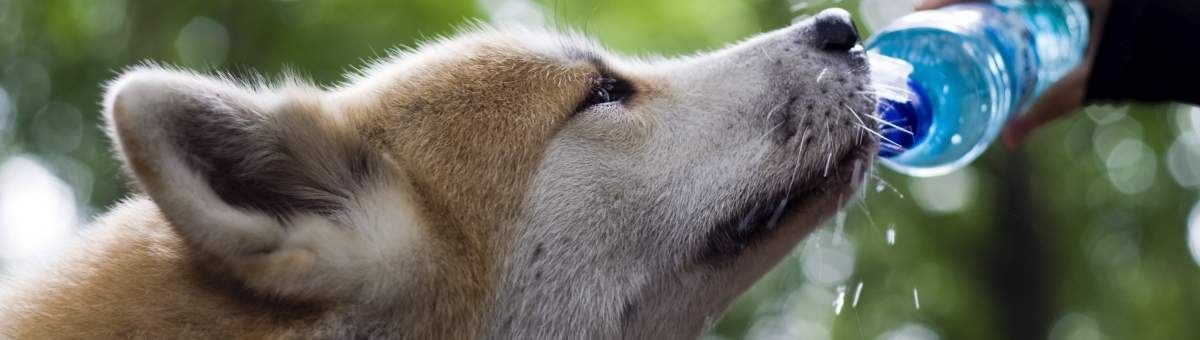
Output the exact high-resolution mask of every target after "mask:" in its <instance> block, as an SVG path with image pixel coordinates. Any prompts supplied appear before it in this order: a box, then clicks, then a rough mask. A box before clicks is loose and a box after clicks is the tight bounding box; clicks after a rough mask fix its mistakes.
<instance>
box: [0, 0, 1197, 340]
mask: <svg viewBox="0 0 1200 340" xmlns="http://www.w3.org/2000/svg"><path fill="white" fill-rule="evenodd" d="M830 7H843V8H847V9H849V10H850V11H851V12H854V13H856V14H857V15H858V18H859V20H858V22H859V24H860V26H861V29H862V31H863V32H864V33H869V32H870V31H871V30H872V29H878V28H879V27H880V25H881V24H882V23H885V22H886V21H887V19H888V18H889V17H894V16H895V15H898V14H897V13H898V12H903V11H904V10H905V9H906V8H908V7H909V6H908V3H907V2H906V1H899V0H897V1H893V0H862V2H861V3H860V2H859V1H854V0H844V1H839V0H811V1H804V0H740V1H738V0H687V1H684V0H659V1H651V0H607V1H605V0H600V1H571V0H537V1H529V0H479V1H448V0H406V1H384V0H340V1H334V0H245V1H242V0H238V1H235V0H172V1H153V0H0V159H3V161H0V163H2V165H0V265H8V267H14V266H17V265H19V264H22V263H23V262H22V261H25V260H26V259H28V258H32V257H34V256H35V255H39V254H43V255H44V254H46V253H50V252H52V251H53V248H54V246H53V244H56V243H55V240H60V239H62V238H63V237H64V235H70V234H72V233H73V232H74V231H73V230H74V229H75V228H76V226H78V225H82V224H84V223H86V221H88V220H90V219H91V218H93V217H94V216H95V215H96V214H98V213H101V212H103V211H104V210H106V209H107V208H109V207H111V206H112V205H113V204H114V203H115V202H116V201H117V200H119V199H120V198H121V197H124V196H126V195H128V194H129V187H128V186H127V185H126V180H125V179H123V178H122V177H121V176H120V175H119V173H120V171H119V169H118V165H117V163H116V162H115V161H114V160H113V159H112V155H111V154H110V152H109V151H108V146H107V141H106V139H105V138H104V133H103V131H102V129H101V128H99V125H100V123H101V122H100V119H99V105H98V104H97V103H98V102H99V100H100V95H101V93H102V89H103V84H104V83H105V82H106V81H107V80H110V79H112V78H113V77H115V76H116V75H117V73H118V72H120V70H122V69H124V68H126V67H129V66H131V65H136V64H139V63H143V62H147V61H153V62H158V63H163V64H170V65H179V66H183V67H187V68H192V69H197V70H201V71H203V72H210V71H221V72H228V73H231V74H234V75H236V76H240V77H256V76H257V75H259V74H261V75H264V76H266V77H268V78H271V77H277V76H279V75H280V74H283V73H285V72H296V73H299V74H302V75H305V76H307V77H310V78H312V79H313V80H315V81H316V82H317V83H319V84H324V85H329V84H334V83H336V82H338V81H341V80H342V76H341V75H342V74H344V73H346V72H347V71H351V70H353V69H354V68H356V67H360V66H363V65H365V64H366V63H367V62H368V61H369V60H371V59H374V58H377V57H380V56H383V55H386V54H387V53H389V51H390V50H391V49H393V48H396V47H399V46H414V45H415V44H416V43H417V42H419V41H422V40H427V39H431V38H434V37H438V36H444V35H450V34H453V32H455V30H456V27H462V26H466V25H470V23H471V22H473V21H474V20H481V21H494V20H516V21H522V22H527V23H534V24H537V23H541V24H544V25H548V26H554V27H571V28H575V29H578V30H580V31H583V32H586V33H587V34H589V35H592V36H595V37H596V38H597V39H598V40H599V41H600V42H601V43H602V44H604V45H605V46H608V47H610V48H612V49H614V50H616V51H619V52H622V53H626V54H632V55H650V54H661V55H667V56H672V55H680V54H691V53H695V51H698V50H700V51H703V50H712V49H717V48H720V47H722V46H724V45H725V44H728V43H732V42H736V41H737V40H740V39H742V38H745V37H747V36H750V35H753V34H755V33H757V32H763V31H768V30H772V29H777V28H780V27H784V26H786V25H788V24H789V23H791V22H792V21H793V20H798V19H803V18H805V17H807V16H809V15H812V14H814V13H817V12H819V11H820V10H822V9H825V8H830ZM289 70H290V71H289ZM876 174H877V176H876V177H877V178H874V179H872V180H871V181H870V182H869V184H868V185H867V190H866V192H865V193H864V199H862V200H861V201H860V203H856V204H854V205H853V206H851V207H848V210H847V213H846V214H845V215H844V216H839V218H838V219H837V221H835V222H834V223H831V224H830V225H829V226H828V227H826V228H824V229H822V230H820V231H819V232H817V233H815V234H814V235H813V236H812V237H810V238H809V239H808V240H807V241H805V242H804V243H803V244H802V245H801V246H800V247H798V248H797V250H796V252H795V256H792V257H789V258H788V259H787V260H785V261H784V262H783V263H782V264H780V266H779V267H778V268H777V269H776V270H775V271H773V272H772V273H770V274H769V275H767V277H766V278H764V279H763V280H762V282H760V284H759V285H757V286H755V287H754V288H753V289H751V290H750V291H749V292H748V293H747V294H746V295H745V296H744V297H743V298H742V299H741V300H739V301H738V302H737V303H736V304H735V305H734V306H733V307H732V308H731V309H730V311H729V313H728V314H727V315H726V316H725V318H724V319H722V320H720V321H719V322H716V323H715V324H714V329H713V333H712V334H711V335H710V337H712V338H734V339H736V338H753V339H760V338H787V339H1034V338H1049V339H1055V340H1057V339H1182V338H1192V337H1195V334H1198V333H1200V324H1197V323H1196V322H1194V321H1193V319H1195V317H1196V316H1197V315H1200V292H1198V291H1200V267H1198V266H1197V263H1196V257H1198V256H1200V255H1198V253H1200V210H1196V211H1198V212H1193V210H1195V209H1194V208H1193V207H1195V206H1197V205H1196V202H1197V195H1196V189H1198V188H1200V109H1195V108H1191V107H1186V106H1177V105H1159V106H1130V107H1117V108H1112V107H1094V108H1089V109H1088V110H1086V112H1085V113H1082V114H1078V115H1074V116H1073V117H1070V118H1067V119H1065V120H1063V121H1060V122H1057V123H1054V124H1052V125H1050V127H1049V128H1047V129H1045V130H1044V131H1042V132H1039V133H1038V134H1036V135H1035V137H1034V138H1033V139H1032V140H1031V141H1030V143H1029V145H1028V146H1027V147H1026V148H1025V149H1024V150H1023V151H1021V152H1015V153H1010V152H1006V151H1004V150H1001V149H999V148H993V150H990V151H989V152H988V153H987V154H985V156H984V157H983V158H981V159H980V160H979V161H977V162H976V163H975V164H974V165H972V166H970V167H968V168H966V169H964V170H962V171H959V172H956V173H954V174H951V175H947V176H943V177H939V178H930V179H914V178H907V177H903V176H899V175H897V174H894V173H892V172H890V171H888V170H886V169H880V170H877V171H876ZM838 221H842V223H837V222H838ZM1189 229H1190V230H1191V232H1190V233H1189ZM1189 244H1190V245H1191V246H1190V248H1189ZM1189 249H1190V251H1189Z"/></svg>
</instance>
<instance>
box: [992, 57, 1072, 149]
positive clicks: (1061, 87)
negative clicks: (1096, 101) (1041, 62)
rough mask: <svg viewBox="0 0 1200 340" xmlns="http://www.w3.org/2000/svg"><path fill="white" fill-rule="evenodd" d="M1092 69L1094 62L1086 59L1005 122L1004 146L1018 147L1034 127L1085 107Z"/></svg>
mask: <svg viewBox="0 0 1200 340" xmlns="http://www.w3.org/2000/svg"><path fill="white" fill-rule="evenodd" d="M1091 71H1092V67H1091V63H1089V62H1086V61H1085V62H1084V64H1081V65H1079V67H1076V68H1075V69H1074V70H1072V71H1071V72H1070V73H1067V75H1066V76H1063V78H1062V79H1060V80H1059V81H1058V82H1055V83H1054V84H1052V85H1050V87H1049V88H1047V89H1046V92H1045V93H1042V96H1041V98H1038V100H1037V101H1036V102H1034V103H1033V105H1032V106H1030V108H1029V111H1027V112H1025V114H1024V115H1021V116H1017V117H1013V118H1012V119H1011V120H1009V122H1008V124H1006V125H1005V126H1004V132H1003V133H1002V136H1001V138H1002V139H1003V140H1004V146H1006V147H1008V149H1009V150H1015V149H1017V148H1019V147H1020V146H1021V144H1022V143H1024V142H1025V138H1026V137H1028V136H1029V134H1030V133H1031V132H1033V130H1036V129H1037V128H1038V127H1041V126H1042V125H1045V124H1046V123H1049V122H1051V121H1053V120H1055V119H1058V117H1062V116H1065V115H1067V114H1068V113H1072V112H1075V111H1076V110H1079V109H1080V108H1082V107H1083V95H1084V92H1085V91H1086V89H1087V81H1088V75H1089V74H1091Z"/></svg>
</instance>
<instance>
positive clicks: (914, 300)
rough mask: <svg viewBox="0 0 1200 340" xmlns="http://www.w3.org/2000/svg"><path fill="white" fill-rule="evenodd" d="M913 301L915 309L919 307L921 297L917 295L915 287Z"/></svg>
mask: <svg viewBox="0 0 1200 340" xmlns="http://www.w3.org/2000/svg"><path fill="white" fill-rule="evenodd" d="M913 303H914V304H916V306H917V309H921V297H920V296H918V295H917V289H916V288H913Z"/></svg>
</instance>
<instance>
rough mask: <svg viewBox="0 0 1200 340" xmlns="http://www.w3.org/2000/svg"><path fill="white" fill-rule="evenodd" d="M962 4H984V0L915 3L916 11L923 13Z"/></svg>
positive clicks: (946, 0) (944, 0)
mask: <svg viewBox="0 0 1200 340" xmlns="http://www.w3.org/2000/svg"><path fill="white" fill-rule="evenodd" d="M963 2H986V0H923V1H918V2H917V10H918V11H924V10H930V9H938V8H942V7H945V6H950V5H953V4H957V3H963Z"/></svg>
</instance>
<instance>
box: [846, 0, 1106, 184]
mask: <svg viewBox="0 0 1200 340" xmlns="http://www.w3.org/2000/svg"><path fill="white" fill-rule="evenodd" d="M1088 30H1089V23H1088V16H1087V11H1086V8H1085V7H1084V6H1083V5H1082V4H1081V3H1080V2H1079V1H1078V0H998V1H996V3H993V4H986V3H969V4H959V5H953V6H948V7H944V8H941V9H938V10H932V11H921V12H916V13H913V14H910V15H908V16H905V17H903V18H900V19H897V20H896V21H894V22H892V23H891V24H889V25H888V26H887V27H885V28H884V29H883V30H882V31H881V32H879V33H877V34H876V35H875V36H874V37H873V38H872V39H871V40H870V41H868V42H867V49H868V51H870V52H872V53H873V56H872V69H873V72H872V73H873V74H880V73H883V74H887V73H889V72H890V73H892V75H891V78H893V80H883V79H876V80H874V82H875V84H876V86H877V88H876V91H877V92H882V93H891V94H892V95H890V96H889V95H882V96H881V100H880V107H879V113H880V117H881V118H882V119H883V120H884V121H886V123H883V124H881V127H882V128H881V134H882V139H883V140H882V144H883V147H882V149H881V150H880V161H881V162H882V163H883V164H884V165H886V166H888V167H890V168H892V169H894V170H896V171H898V172H901V173H904V174H907V175H911V176H922V177H924V176H937V175H942V174H946V173H949V172H951V171H954V170H955V169H958V168H960V167H962V166H964V165H966V164H967V163H970V162H971V161H972V160H974V159H975V158H976V157H979V155H980V154H982V153H983V151H984V150H986V149H987V147H988V145H990V144H991V143H992V141H993V140H995V139H996V136H997V135H998V134H999V133H1000V130H1001V128H1003V126H1004V123H1005V122H1006V121H1008V118H1009V117H1010V116H1011V115H1013V114H1015V113H1017V112H1023V111H1025V109H1027V107H1028V105H1030V104H1031V103H1032V102H1033V100H1034V99H1035V98H1037V96H1038V95H1040V94H1041V93H1042V91H1045V90H1046V88H1047V87H1048V86H1049V85H1050V84H1052V83H1054V82H1055V81H1057V80H1058V79H1060V78H1062V77H1063V76H1064V75H1065V74H1066V73H1067V72H1069V71H1070V70H1071V69H1073V68H1075V66H1076V65H1078V64H1079V62H1080V61H1081V60H1082V59H1083V54H1084V51H1085V49H1086V47H1087V36H1088ZM879 55H883V56H887V57H892V58H897V59H900V60H903V61H906V62H907V63H910V64H911V68H909V69H905V68H904V67H903V66H898V65H902V64H903V63H899V64H895V63H888V62H876V60H877V59H887V58H878V56H879ZM876 68H879V70H874V69H876ZM910 71H911V74H908V75H907V77H905V76H904V73H907V72H910ZM897 73H899V76H897ZM876 78H886V77H879V76H876ZM889 82H890V84H889Z"/></svg>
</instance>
